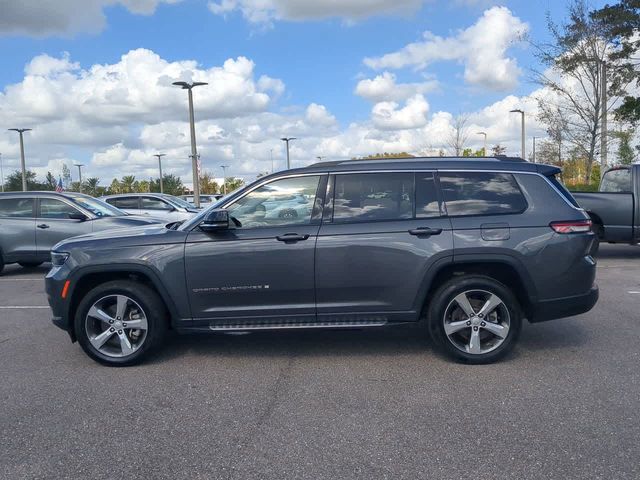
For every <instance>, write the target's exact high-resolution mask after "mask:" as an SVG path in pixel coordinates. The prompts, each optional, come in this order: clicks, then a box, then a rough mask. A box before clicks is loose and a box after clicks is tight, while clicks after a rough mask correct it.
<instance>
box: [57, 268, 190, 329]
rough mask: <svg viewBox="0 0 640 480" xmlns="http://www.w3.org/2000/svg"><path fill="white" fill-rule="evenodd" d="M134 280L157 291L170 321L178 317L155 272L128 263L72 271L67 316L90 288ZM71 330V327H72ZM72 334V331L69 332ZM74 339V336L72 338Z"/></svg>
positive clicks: (170, 323)
mask: <svg viewBox="0 0 640 480" xmlns="http://www.w3.org/2000/svg"><path fill="white" fill-rule="evenodd" d="M119 279H120V280H135V281H138V282H140V283H143V284H145V285H147V286H148V287H150V288H152V289H153V290H154V291H155V292H156V293H158V295H159V297H160V300H161V301H162V303H163V304H164V306H165V308H166V309H167V312H169V316H170V322H169V326H171V325H172V323H173V319H176V318H179V317H178V309H177V306H176V304H175V302H174V301H173V299H172V297H171V296H170V295H169V292H168V291H167V289H166V288H165V287H164V285H163V284H162V282H161V281H160V278H159V277H158V275H157V273H155V272H154V270H153V269H152V268H150V267H148V266H145V265H139V264H130V265H123V264H118V265H113V266H110V265H99V266H89V267H84V268H82V269H80V270H78V271H77V272H75V273H74V275H73V276H72V278H70V280H71V282H70V288H69V302H68V306H67V316H68V318H70V319H73V318H74V316H75V313H76V309H77V308H78V305H79V304H80V301H81V300H82V298H83V297H84V295H85V294H86V293H88V292H89V291H90V290H91V289H92V288H94V287H96V286H97V285H100V284H102V283H106V282H109V281H112V280H119ZM72 330H73V329H72ZM70 333H71V334H72V335H73V332H72V331H71V332H70ZM72 340H74V341H75V338H72Z"/></svg>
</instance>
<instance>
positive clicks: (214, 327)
mask: <svg viewBox="0 0 640 480" xmlns="http://www.w3.org/2000/svg"><path fill="white" fill-rule="evenodd" d="M386 324H387V322H386V321H379V320H364V321H362V320H361V321H343V322H282V321H280V322H264V321H263V322H259V321H256V322H235V323H232V322H228V323H215V324H210V325H209V330H211V331H213V332H228V331H231V330H236V331H238V330H283V329H296V328H363V327H382V326H383V325H386Z"/></svg>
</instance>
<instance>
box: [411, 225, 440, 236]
mask: <svg viewBox="0 0 640 480" xmlns="http://www.w3.org/2000/svg"><path fill="white" fill-rule="evenodd" d="M409 233H410V234H411V235H416V236H418V237H430V236H431V235H440V234H441V233H442V229H441V228H429V227H418V228H413V229H411V230H409Z"/></svg>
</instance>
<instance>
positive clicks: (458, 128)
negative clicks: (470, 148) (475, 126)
mask: <svg viewBox="0 0 640 480" xmlns="http://www.w3.org/2000/svg"><path fill="white" fill-rule="evenodd" d="M468 121H469V116H468V115H458V116H456V117H455V118H454V119H453V130H452V131H451V133H450V135H449V138H448V139H447V145H449V147H450V148H451V150H452V151H453V154H454V155H455V156H456V157H459V156H460V155H461V154H462V152H463V150H464V144H465V143H467V140H468V139H469V128H468V127H467V122H468Z"/></svg>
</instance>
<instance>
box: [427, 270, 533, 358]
mask: <svg viewBox="0 0 640 480" xmlns="http://www.w3.org/2000/svg"><path fill="white" fill-rule="evenodd" d="M521 326H522V313H521V311H520V305H519V304H518V301H517V300H516V298H515V296H514V294H513V292H512V291H511V290H510V289H509V288H507V287H506V286H505V285H503V284H502V283H500V282H497V281H496V280H494V279H492V278H489V277H484V276H480V275H472V276H467V277H458V278H453V279H451V280H449V281H448V282H446V283H445V284H444V285H442V286H441V287H440V288H439V289H438V291H437V292H436V293H435V294H434V296H433V301H432V303H431V305H430V306H429V331H430V334H431V337H432V338H433V339H434V341H435V343H436V344H437V345H438V346H439V347H440V349H441V350H442V351H443V352H444V353H445V354H447V355H448V356H450V357H452V358H454V359H456V360H460V361H463V362H467V363H474V364H479V363H491V362H494V361H496V360H498V359H500V358H502V357H503V356H504V355H506V354H507V353H508V352H509V351H510V350H511V349H512V348H513V347H514V345H515V343H516V341H517V339H518V336H519V334H520V329H521Z"/></svg>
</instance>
